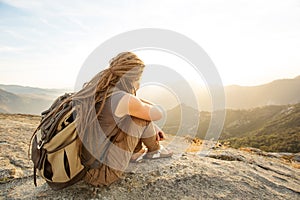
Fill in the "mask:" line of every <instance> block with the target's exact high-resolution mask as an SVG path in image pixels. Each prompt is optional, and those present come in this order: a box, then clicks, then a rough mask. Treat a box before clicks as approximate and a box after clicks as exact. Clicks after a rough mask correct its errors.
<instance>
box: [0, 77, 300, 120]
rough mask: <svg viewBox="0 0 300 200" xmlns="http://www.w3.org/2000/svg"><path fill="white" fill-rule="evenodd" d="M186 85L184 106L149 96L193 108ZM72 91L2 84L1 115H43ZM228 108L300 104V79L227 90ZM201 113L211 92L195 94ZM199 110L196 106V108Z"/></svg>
mask: <svg viewBox="0 0 300 200" xmlns="http://www.w3.org/2000/svg"><path fill="white" fill-rule="evenodd" d="M185 87H186V84H181V83H175V84H174V85H173V86H172V88H176V89H177V91H178V92H179V93H180V96H181V97H182V98H181V99H180V102H177V101H176V98H174V97H171V96H170V93H163V92H162V91H160V92H156V91H153V92H151V91H150V93H149V94H148V95H146V96H147V97H149V98H151V97H152V99H149V100H153V102H155V103H160V104H161V105H162V106H163V107H165V108H167V109H171V108H173V107H176V106H178V104H180V103H183V104H186V105H189V106H191V107H193V105H195V103H193V102H192V97H191V96H190V94H188V93H187V91H188V90H187V89H186V88H185ZM69 91H70V90H68V89H42V88H34V87H24V86H18V85H3V84H0V112H6V113H25V114H40V113H41V112H42V111H43V110H45V109H47V108H48V107H49V105H51V103H52V102H53V100H54V99H55V98H57V97H58V96H59V95H62V94H64V93H65V92H69ZM224 92H225V97H226V99H225V100H226V108H230V109H250V108H255V107H261V106H266V105H287V104H295V103H299V102H300V76H297V77H296V78H294V79H280V80H275V81H273V82H270V83H267V84H263V85H258V86H238V85H231V86H226V87H224ZM195 95H196V97H197V101H198V104H199V108H200V110H203V111H210V110H211V99H210V95H209V92H208V91H205V90H203V89H199V90H197V91H196V92H195ZM194 108H195V106H194Z"/></svg>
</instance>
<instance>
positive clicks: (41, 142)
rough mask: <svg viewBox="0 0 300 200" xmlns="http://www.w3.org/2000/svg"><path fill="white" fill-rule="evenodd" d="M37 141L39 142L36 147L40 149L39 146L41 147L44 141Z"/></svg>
mask: <svg viewBox="0 0 300 200" xmlns="http://www.w3.org/2000/svg"><path fill="white" fill-rule="evenodd" d="M39 143H40V144H38V145H37V149H41V148H42V147H43V145H44V143H45V141H44V140H42V141H40V142H39Z"/></svg>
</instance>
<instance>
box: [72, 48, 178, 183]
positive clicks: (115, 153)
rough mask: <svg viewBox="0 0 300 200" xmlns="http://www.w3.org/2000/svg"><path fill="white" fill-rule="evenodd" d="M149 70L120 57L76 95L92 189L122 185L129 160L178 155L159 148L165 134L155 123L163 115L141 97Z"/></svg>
mask: <svg viewBox="0 0 300 200" xmlns="http://www.w3.org/2000/svg"><path fill="white" fill-rule="evenodd" d="M144 67H145V65H144V63H143V62H142V61H141V60H140V59H139V58H138V57H137V56H136V55H135V54H133V53H131V52H124V53H120V54H119V55H117V56H116V57H115V58H113V59H112V60H111V61H110V65H109V67H108V68H107V69H105V70H103V71H101V72H99V73H98V74H97V75H96V76H95V77H94V78H93V79H92V80H91V81H90V82H88V83H86V84H85V85H84V87H83V89H81V90H80V91H79V92H77V93H76V94H75V95H74V96H73V102H74V104H75V106H76V108H77V117H76V118H78V119H79V122H78V125H77V130H78V133H79V136H80V138H81V140H82V143H83V145H82V163H83V164H84V165H85V166H87V167H88V168H89V169H88V171H87V174H86V176H85V178H84V180H85V181H86V182H88V183H90V184H92V185H95V186H98V185H109V184H111V183H113V182H114V181H116V180H118V179H119V177H120V176H121V175H122V173H123V172H124V171H125V169H126V168H127V166H128V164H129V162H130V161H133V162H135V161H139V160H140V159H142V158H148V159H153V158H164V157H170V156H172V154H173V153H172V152H171V151H170V150H168V149H166V148H164V147H163V146H162V145H160V144H159V141H160V140H163V139H164V138H165V134H164V133H163V132H162V131H161V130H160V129H159V128H158V127H157V126H156V125H155V124H154V123H153V122H152V121H156V120H159V119H161V118H162V112H161V111H160V110H159V109H158V107H157V106H155V105H153V104H151V103H149V102H147V101H145V100H142V99H140V98H138V97H136V90H137V89H138V88H139V82H140V78H141V75H142V73H143V69H144ZM143 144H144V146H145V147H143Z"/></svg>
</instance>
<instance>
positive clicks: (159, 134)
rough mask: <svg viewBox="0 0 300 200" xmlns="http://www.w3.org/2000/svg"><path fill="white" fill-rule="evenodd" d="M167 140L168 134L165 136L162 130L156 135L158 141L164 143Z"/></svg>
mask: <svg viewBox="0 0 300 200" xmlns="http://www.w3.org/2000/svg"><path fill="white" fill-rule="evenodd" d="M165 139H166V134H165V132H163V131H162V130H160V131H158V132H157V133H156V140H157V141H163V140H165Z"/></svg>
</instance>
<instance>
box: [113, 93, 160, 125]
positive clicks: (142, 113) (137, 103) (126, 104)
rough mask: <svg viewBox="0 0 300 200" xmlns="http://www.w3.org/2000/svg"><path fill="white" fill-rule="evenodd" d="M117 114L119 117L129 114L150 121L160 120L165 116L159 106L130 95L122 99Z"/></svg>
mask: <svg viewBox="0 0 300 200" xmlns="http://www.w3.org/2000/svg"><path fill="white" fill-rule="evenodd" d="M115 114H116V115H117V116H119V117H121V116H124V115H126V114H128V115H131V116H134V117H137V118H141V119H145V120H149V121H156V120H159V119H161V118H162V116H163V114H162V112H161V111H160V109H159V108H158V106H155V105H151V104H148V103H144V102H143V101H142V100H141V99H139V98H137V97H136V96H133V95H130V94H126V95H124V96H123V97H122V98H121V100H120V102H119V104H118V106H117V108H116V111H115Z"/></svg>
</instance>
